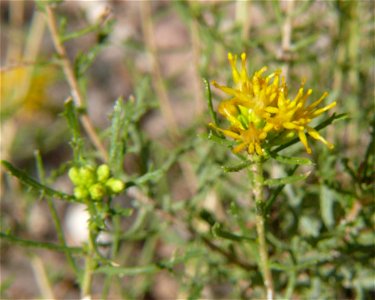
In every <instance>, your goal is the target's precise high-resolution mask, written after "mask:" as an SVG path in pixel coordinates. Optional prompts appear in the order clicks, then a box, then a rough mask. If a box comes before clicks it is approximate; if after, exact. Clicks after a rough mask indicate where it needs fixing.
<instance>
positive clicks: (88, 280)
mask: <svg viewBox="0 0 375 300" xmlns="http://www.w3.org/2000/svg"><path fill="white" fill-rule="evenodd" d="M86 205H87V209H88V211H89V214H90V220H89V241H88V248H87V255H86V258H85V270H84V273H83V278H82V281H81V298H82V299H91V285H92V276H93V273H94V269H95V240H96V237H97V231H96V229H93V223H92V222H93V221H92V218H93V217H94V214H95V208H94V205H93V204H92V202H91V199H86Z"/></svg>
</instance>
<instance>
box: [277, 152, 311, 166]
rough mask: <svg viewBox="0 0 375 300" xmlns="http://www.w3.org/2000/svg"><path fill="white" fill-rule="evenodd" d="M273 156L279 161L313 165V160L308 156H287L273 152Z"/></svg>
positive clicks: (290, 163) (289, 163)
mask: <svg viewBox="0 0 375 300" xmlns="http://www.w3.org/2000/svg"><path fill="white" fill-rule="evenodd" d="M271 157H272V158H274V159H275V160H277V161H278V162H281V163H283V164H288V165H312V164H313V162H312V161H311V160H310V159H308V158H306V157H287V156H282V155H278V154H271Z"/></svg>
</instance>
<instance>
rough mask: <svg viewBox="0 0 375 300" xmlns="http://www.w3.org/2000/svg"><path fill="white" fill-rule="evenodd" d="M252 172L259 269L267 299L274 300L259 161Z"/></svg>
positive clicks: (261, 171) (255, 162) (255, 163)
mask: <svg viewBox="0 0 375 300" xmlns="http://www.w3.org/2000/svg"><path fill="white" fill-rule="evenodd" d="M250 169H251V172H252V193H253V197H254V200H255V205H256V210H257V215H256V219H255V220H256V229H257V233H258V243H259V256H260V262H259V267H260V269H261V271H262V275H263V279H264V286H265V288H266V292H267V299H268V300H271V299H274V295H275V292H274V289H273V280H272V273H271V270H270V267H269V261H268V252H267V242H266V236H265V226H264V223H265V219H266V215H265V210H264V197H263V185H264V178H263V168H262V163H261V161H260V160H259V159H257V158H255V159H254V163H253V164H252V165H251V167H250Z"/></svg>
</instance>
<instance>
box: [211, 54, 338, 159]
mask: <svg viewBox="0 0 375 300" xmlns="http://www.w3.org/2000/svg"><path fill="white" fill-rule="evenodd" d="M228 60H229V63H230V64H231V68H232V76H233V81H234V84H235V86H234V87H228V86H222V85H219V84H217V83H216V82H215V81H214V82H213V85H214V86H215V87H217V88H219V89H220V90H222V91H223V92H225V93H226V94H229V95H230V96H231V97H230V99H228V100H224V101H222V102H221V103H220V105H219V107H218V112H219V113H220V114H221V115H222V116H223V117H225V118H226V119H227V120H228V121H229V122H230V127H229V128H227V129H222V128H218V127H217V126H215V125H214V124H212V123H211V124H210V126H211V127H213V128H214V129H216V130H218V131H220V132H222V133H223V134H224V135H226V136H228V137H231V138H233V139H235V140H236V141H238V145H236V146H235V147H234V148H233V152H235V153H238V152H240V151H243V150H247V152H248V153H249V154H254V153H255V154H258V155H263V154H264V148H265V147H266V145H268V146H272V145H273V143H272V141H276V139H277V140H280V138H282V139H283V140H285V139H287V138H291V137H293V136H294V135H296V134H297V135H298V137H299V139H300V141H301V142H302V144H303V145H304V146H305V148H306V151H307V152H308V153H311V148H310V147H309V145H308V143H307V138H306V132H307V134H308V135H310V136H311V137H313V138H314V139H316V140H320V141H321V142H323V143H324V144H325V145H327V146H328V147H329V148H333V145H332V144H330V143H328V142H327V141H326V140H325V139H324V138H323V137H322V136H321V135H320V134H319V133H318V132H317V131H316V130H315V129H313V128H312V127H310V126H309V123H310V122H311V121H312V119H314V118H316V117H317V116H319V115H321V114H322V113H324V112H325V111H327V110H329V109H331V108H332V107H334V106H335V105H336V102H332V103H331V104H329V105H327V106H324V107H322V108H318V106H319V104H320V103H321V102H322V101H323V100H324V99H325V98H326V97H327V95H328V94H327V93H324V94H323V95H322V96H321V97H320V98H319V99H318V100H316V101H315V102H313V103H312V104H310V105H308V104H307V98H308V97H309V96H310V95H311V94H312V90H311V89H308V90H307V91H305V90H304V83H302V84H301V87H300V88H299V91H298V93H297V95H296V96H295V98H294V99H293V100H292V99H290V98H288V87H287V85H286V83H285V78H284V77H282V76H281V71H276V72H273V73H271V74H270V75H268V76H264V75H263V74H264V72H265V71H266V70H267V68H266V67H263V68H261V69H260V70H259V71H257V72H255V74H254V75H253V76H251V77H250V76H249V75H248V72H247V67H246V54H245V53H242V54H241V68H240V69H238V68H237V65H236V63H237V55H233V54H231V53H229V54H228Z"/></svg>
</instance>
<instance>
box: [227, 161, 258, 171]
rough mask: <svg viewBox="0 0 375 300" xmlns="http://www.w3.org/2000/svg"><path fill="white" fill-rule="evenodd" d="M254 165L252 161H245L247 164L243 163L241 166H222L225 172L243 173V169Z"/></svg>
mask: <svg viewBox="0 0 375 300" xmlns="http://www.w3.org/2000/svg"><path fill="white" fill-rule="evenodd" d="M251 164H252V162H251V161H245V162H242V163H240V164H237V165H235V166H222V168H223V170H224V172H227V173H229V172H239V171H241V170H242V169H245V168H247V167H248V166H250V165H251Z"/></svg>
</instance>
